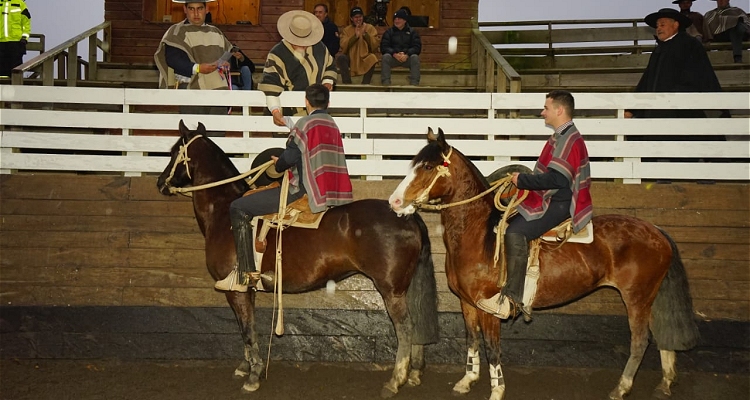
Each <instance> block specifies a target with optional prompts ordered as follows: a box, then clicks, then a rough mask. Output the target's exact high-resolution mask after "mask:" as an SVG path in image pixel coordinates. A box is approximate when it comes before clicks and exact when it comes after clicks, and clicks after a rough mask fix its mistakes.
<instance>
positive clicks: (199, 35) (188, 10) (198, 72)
mask: <svg viewBox="0 0 750 400" xmlns="http://www.w3.org/2000/svg"><path fill="white" fill-rule="evenodd" d="M172 1H173V2H175V3H182V4H184V9H185V15H186V16H187V18H185V20H184V21H181V22H179V23H177V24H174V25H172V26H171V27H169V29H168V30H167V32H166V33H165V34H164V37H162V39H161V43H159V49H158V50H157V51H156V54H154V59H155V60H156V66H157V67H158V68H159V87H162V88H165V87H174V86H175V85H180V86H181V87H183V88H187V89H227V88H228V86H227V81H226V79H225V77H223V76H222V75H221V74H220V73H219V70H218V69H219V67H220V65H218V61H219V59H220V58H221V57H222V56H223V55H224V54H225V53H226V52H227V51H229V50H230V49H231V48H232V44H231V43H230V42H229V40H227V38H226V37H224V34H223V33H222V32H221V31H220V30H219V29H218V28H216V27H215V26H213V25H208V24H206V23H205V21H206V12H207V10H206V3H207V2H211V1H215V0H205V1H184V0H172Z"/></svg>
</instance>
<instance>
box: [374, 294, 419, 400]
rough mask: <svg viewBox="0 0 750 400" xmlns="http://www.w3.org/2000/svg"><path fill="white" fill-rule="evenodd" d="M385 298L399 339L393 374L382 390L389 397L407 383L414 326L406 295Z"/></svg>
mask: <svg viewBox="0 0 750 400" xmlns="http://www.w3.org/2000/svg"><path fill="white" fill-rule="evenodd" d="M383 300H384V301H385V307H386V309H387V310H388V314H389V315H390V316H391V320H392V321H393V327H394V328H395V329H396V340H398V350H396V365H395V366H394V367H393V374H392V375H391V379H390V380H389V381H388V382H386V383H385V384H384V385H383V389H382V390H381V391H380V396H381V397H383V398H389V397H393V396H394V395H395V394H396V393H398V388H399V387H401V386H402V385H403V384H404V383H406V379H407V375H408V373H409V364H410V357H411V350H412V346H411V336H412V330H413V327H412V323H411V319H410V318H409V307H408V305H407V304H406V297H405V296H402V297H394V296H383Z"/></svg>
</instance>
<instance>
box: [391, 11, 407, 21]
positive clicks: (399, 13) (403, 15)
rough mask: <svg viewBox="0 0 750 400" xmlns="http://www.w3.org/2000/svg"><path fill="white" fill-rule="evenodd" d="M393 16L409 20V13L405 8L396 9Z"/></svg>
mask: <svg viewBox="0 0 750 400" xmlns="http://www.w3.org/2000/svg"><path fill="white" fill-rule="evenodd" d="M393 18H401V19H405V20H409V13H407V12H406V10H404V9H403V8H402V9H400V10H398V11H396V13H395V14H393Z"/></svg>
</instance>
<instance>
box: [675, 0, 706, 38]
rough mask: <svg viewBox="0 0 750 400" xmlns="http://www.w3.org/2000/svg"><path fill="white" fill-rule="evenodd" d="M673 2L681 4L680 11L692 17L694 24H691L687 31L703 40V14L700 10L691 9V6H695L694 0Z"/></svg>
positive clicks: (676, 0)
mask: <svg viewBox="0 0 750 400" xmlns="http://www.w3.org/2000/svg"><path fill="white" fill-rule="evenodd" d="M672 4H677V5H679V6H680V13H682V15H684V16H686V17H688V18H690V21H692V22H693V23H692V25H690V26H689V27H688V28H687V29H686V30H685V32H687V33H688V35H690V36H692V37H695V38H698V39H699V40H701V41H702V40H703V15H701V13H699V12H695V11H690V7H692V6H693V0H674V1H673V2H672Z"/></svg>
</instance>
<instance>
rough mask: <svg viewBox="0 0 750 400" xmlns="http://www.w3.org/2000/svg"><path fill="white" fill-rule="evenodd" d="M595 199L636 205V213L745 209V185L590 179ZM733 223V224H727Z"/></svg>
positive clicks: (748, 193)
mask: <svg viewBox="0 0 750 400" xmlns="http://www.w3.org/2000/svg"><path fill="white" fill-rule="evenodd" d="M591 192H592V197H593V198H594V201H595V202H596V203H604V204H606V205H607V207H612V208H625V209H627V208H635V209H640V210H641V211H639V216H641V215H644V216H651V215H652V214H648V212H647V211H646V210H649V209H654V208H656V209H658V211H653V212H654V213H656V212H662V211H661V210H665V212H666V210H670V209H676V210H749V209H750V201H748V200H750V186H748V185H732V184H729V185H698V184H693V183H680V184H672V185H653V184H651V185H649V184H640V185H622V184H617V183H613V182H594V183H593V184H592V187H591ZM641 213H642V214H641ZM729 226H734V225H729Z"/></svg>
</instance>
